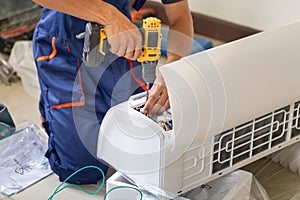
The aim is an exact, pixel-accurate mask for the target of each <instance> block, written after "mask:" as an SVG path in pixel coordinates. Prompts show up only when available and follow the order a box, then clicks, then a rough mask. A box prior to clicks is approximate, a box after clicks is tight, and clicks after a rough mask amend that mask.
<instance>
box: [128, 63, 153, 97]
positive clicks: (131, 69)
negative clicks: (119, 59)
mask: <svg viewBox="0 0 300 200" xmlns="http://www.w3.org/2000/svg"><path fill="white" fill-rule="evenodd" d="M127 61H128V63H129V66H130V73H131V76H132V77H133V79H134V80H135V81H136V82H137V84H139V86H140V87H141V88H143V90H144V91H148V88H147V86H146V85H145V84H144V83H143V82H142V81H141V80H140V79H138V77H136V75H135V74H134V66H133V62H132V60H130V59H127Z"/></svg>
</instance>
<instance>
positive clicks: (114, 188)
mask: <svg viewBox="0 0 300 200" xmlns="http://www.w3.org/2000/svg"><path fill="white" fill-rule="evenodd" d="M124 188H128V189H132V190H136V191H137V192H139V193H140V196H141V198H140V200H142V199H143V193H142V192H141V190H139V189H137V188H135V187H131V186H117V187H113V188H111V189H110V190H108V192H106V193H105V195H104V198H103V200H106V198H107V196H108V194H109V193H110V192H112V191H113V190H117V189H124Z"/></svg>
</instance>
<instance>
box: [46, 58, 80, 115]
mask: <svg viewBox="0 0 300 200" xmlns="http://www.w3.org/2000/svg"><path fill="white" fill-rule="evenodd" d="M77 64H78V76H79V86H80V90H81V94H82V101H80V102H71V103H64V104H59V105H54V106H51V107H50V108H53V109H59V108H67V107H81V106H84V105H85V95H84V92H83V87H82V78H81V73H80V62H79V60H78V59H77Z"/></svg>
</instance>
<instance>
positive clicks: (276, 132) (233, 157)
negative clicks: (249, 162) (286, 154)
mask: <svg viewBox="0 0 300 200" xmlns="http://www.w3.org/2000/svg"><path fill="white" fill-rule="evenodd" d="M297 105H300V104H299V103H298V104H297ZM296 108H297V109H298V110H297V109H296ZM295 110H297V111H298V113H299V106H296V105H295ZM289 111H290V106H286V107H283V108H281V109H278V110H276V111H274V112H272V113H268V114H266V115H264V116H261V117H259V118H256V119H254V120H252V121H249V122H247V123H245V124H242V125H239V126H237V127H235V128H233V129H230V130H227V131H225V132H223V133H221V134H218V135H216V136H215V138H214V149H213V169H212V173H216V172H219V171H220V170H223V169H226V168H228V167H231V166H233V165H235V164H237V163H239V162H241V161H243V160H246V159H249V158H251V157H253V156H255V155H257V154H259V153H262V152H264V151H267V150H269V149H271V148H272V147H274V146H276V145H279V144H281V143H283V142H285V141H287V140H288V138H287V132H288V122H289ZM298 119H299V115H298V118H297V119H295V120H294V121H295V124H296V123H297V125H298V127H300V126H299V125H300V123H299V120H298ZM294 129H297V126H295V128H294ZM297 131H298V133H297V134H300V128H298V129H297Z"/></svg>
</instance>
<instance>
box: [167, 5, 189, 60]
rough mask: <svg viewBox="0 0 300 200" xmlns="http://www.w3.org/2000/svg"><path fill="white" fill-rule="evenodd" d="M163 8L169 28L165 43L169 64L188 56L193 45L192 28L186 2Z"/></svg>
mask: <svg viewBox="0 0 300 200" xmlns="http://www.w3.org/2000/svg"><path fill="white" fill-rule="evenodd" d="M164 8H165V11H166V14H167V17H168V21H169V27H170V31H169V35H168V43H167V44H168V45H167V51H168V54H167V62H168V63H170V62H173V61H176V60H179V59H180V58H181V57H184V56H187V55H189V53H190V51H191V49H192V44H193V37H194V28H193V20H192V16H191V13H190V9H189V6H188V0H182V1H179V2H177V3H173V4H165V5H164Z"/></svg>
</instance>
